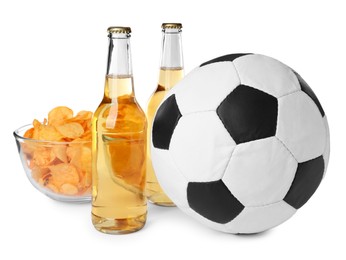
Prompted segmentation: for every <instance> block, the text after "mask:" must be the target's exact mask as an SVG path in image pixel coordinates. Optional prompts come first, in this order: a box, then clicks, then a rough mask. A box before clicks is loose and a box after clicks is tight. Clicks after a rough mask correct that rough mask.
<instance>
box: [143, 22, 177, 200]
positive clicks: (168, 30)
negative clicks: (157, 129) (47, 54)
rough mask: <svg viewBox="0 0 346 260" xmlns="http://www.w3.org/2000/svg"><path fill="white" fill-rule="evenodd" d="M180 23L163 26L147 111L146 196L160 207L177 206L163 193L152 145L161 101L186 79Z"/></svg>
mask: <svg viewBox="0 0 346 260" xmlns="http://www.w3.org/2000/svg"><path fill="white" fill-rule="evenodd" d="M181 29H182V25H181V24H180V23H164V24H162V34H163V35H162V51H161V64H160V74H159V83H158V86H157V89H156V90H155V92H154V94H153V95H152V96H151V97H150V99H149V103H148V109H147V119H148V136H147V138H148V146H147V186H146V195H147V198H148V199H149V201H150V202H152V203H154V204H156V205H160V206H175V205H174V203H173V202H172V201H171V200H170V199H169V198H168V197H167V195H166V194H165V193H164V192H163V190H162V188H161V187H160V184H159V183H158V181H157V178H156V175H155V172H154V168H153V165H152V161H151V153H150V143H151V130H152V124H153V120H154V116H155V113H156V110H157V108H158V106H159V105H160V103H161V101H162V100H163V98H164V97H165V95H166V94H167V92H168V90H170V89H171V88H172V87H173V86H174V85H175V84H176V83H177V82H178V81H179V80H181V79H182V78H183V77H184V65H183V53H182V44H181Z"/></svg>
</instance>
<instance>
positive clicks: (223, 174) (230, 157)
mask: <svg viewBox="0 0 346 260" xmlns="http://www.w3.org/2000/svg"><path fill="white" fill-rule="evenodd" d="M235 149H237V146H235V147H234V149H233V150H232V152H231V155H230V156H229V160H228V163H227V164H226V167H225V170H224V171H223V173H222V175H221V178H220V179H221V180H222V179H223V177H224V176H225V173H226V171H227V169H228V166H229V164H230V163H231V159H232V155H233V153H234V151H235ZM226 186H227V185H226Z"/></svg>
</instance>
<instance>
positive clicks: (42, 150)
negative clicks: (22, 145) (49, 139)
mask: <svg viewBox="0 0 346 260" xmlns="http://www.w3.org/2000/svg"><path fill="white" fill-rule="evenodd" d="M53 159H54V158H53ZM51 161H52V156H51V150H50V149H49V148H47V147H44V146H37V147H36V148H35V150H34V153H33V157H32V163H33V167H36V166H44V167H46V166H48V165H49V163H50V162H51Z"/></svg>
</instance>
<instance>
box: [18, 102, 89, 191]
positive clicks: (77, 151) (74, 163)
mask: <svg viewBox="0 0 346 260" xmlns="http://www.w3.org/2000/svg"><path fill="white" fill-rule="evenodd" d="M91 119H92V112H89V111H80V112H79V113H78V114H77V115H76V116H73V111H72V110H71V109H70V108H68V107H64V106H59V107H56V108H54V109H52V110H51V111H50V112H49V114H48V120H46V119H44V121H43V123H41V122H39V121H38V120H36V119H35V120H34V122H33V127H32V128H30V129H29V130H27V131H26V132H25V134H24V137H25V138H26V139H25V140H24V142H23V143H22V151H23V153H24V154H25V156H26V159H27V163H28V167H29V168H30V169H31V174H32V177H33V179H34V180H36V181H37V182H38V183H39V184H40V185H41V186H44V187H46V188H48V189H50V190H51V191H53V192H55V193H58V194H63V195H70V196H84V195H90V187H91Z"/></svg>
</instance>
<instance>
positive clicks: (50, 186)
mask: <svg viewBox="0 0 346 260" xmlns="http://www.w3.org/2000/svg"><path fill="white" fill-rule="evenodd" d="M46 187H47V188H48V189H50V190H51V191H53V192H55V193H59V189H58V188H57V187H56V186H55V185H53V184H51V183H48V184H47V185H46Z"/></svg>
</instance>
